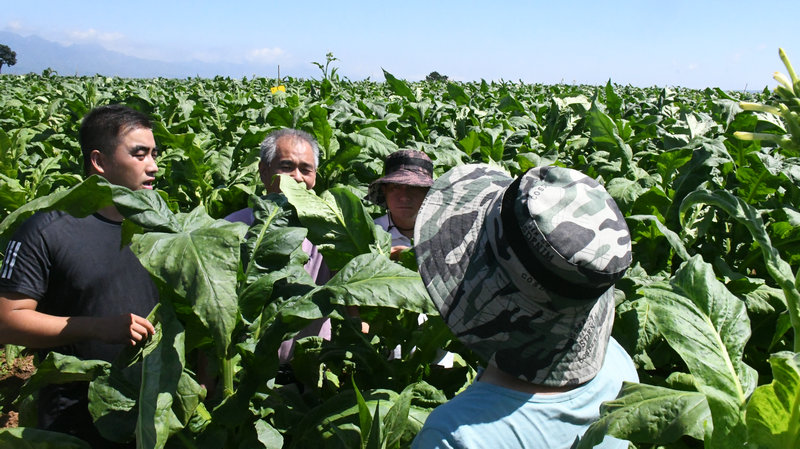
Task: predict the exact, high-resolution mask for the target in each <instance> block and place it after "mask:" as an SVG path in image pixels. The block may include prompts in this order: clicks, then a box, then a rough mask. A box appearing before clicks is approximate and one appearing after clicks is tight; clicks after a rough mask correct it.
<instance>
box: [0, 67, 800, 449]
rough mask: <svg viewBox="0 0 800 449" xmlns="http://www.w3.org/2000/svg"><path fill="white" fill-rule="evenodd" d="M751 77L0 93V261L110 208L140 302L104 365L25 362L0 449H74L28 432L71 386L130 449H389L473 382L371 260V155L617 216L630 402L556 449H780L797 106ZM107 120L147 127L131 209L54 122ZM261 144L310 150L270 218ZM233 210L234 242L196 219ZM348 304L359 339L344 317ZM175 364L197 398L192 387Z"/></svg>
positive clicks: (797, 239) (409, 270)
mask: <svg viewBox="0 0 800 449" xmlns="http://www.w3.org/2000/svg"><path fill="white" fill-rule="evenodd" d="M775 61H776V65H775V67H764V73H765V77H764V84H765V85H767V84H768V83H769V82H770V81H771V78H770V77H769V73H770V72H772V71H775V70H778V71H779V72H783V74H781V73H778V74H776V76H775V78H776V79H777V80H778V88H777V89H774V90H770V89H766V88H765V89H764V91H762V92H724V91H722V90H719V89H715V88H708V89H705V90H690V89H684V88H680V87H652V88H638V87H632V86H622V85H616V84H613V83H612V82H611V81H609V82H608V83H607V84H606V85H604V86H586V85H564V84H559V85H540V84H524V83H520V82H485V81H481V82H468V83H465V82H442V81H430V82H428V81H425V82H407V81H403V80H400V79H397V78H395V77H394V76H392V75H391V74H389V73H385V80H381V81H351V80H347V79H341V78H339V77H338V76H336V74H335V71H333V73H331V74H329V73H328V72H327V71H325V72H324V73H323V75H324V76H323V77H322V79H320V80H303V79H293V78H285V79H283V80H280V82H279V80H275V79H268V78H252V79H248V78H245V79H241V80H237V79H230V78H215V79H199V78H196V79H195V78H189V79H183V80H176V79H120V78H111V77H103V76H94V77H64V76H58V75H57V74H55V73H52V72H45V73H43V74H41V75H35V74H30V75H21V76H8V75H4V76H1V77H0V150H1V152H0V220H2V221H1V222H0V249H4V248H5V247H6V242H7V240H8V239H9V237H10V235H11V233H12V232H13V230H14V229H15V227H16V226H17V225H19V223H20V222H21V221H22V220H24V219H25V218H27V217H29V216H30V215H31V214H32V213H33V212H35V211H37V210H43V209H61V210H66V211H69V212H70V213H72V214H74V215H77V216H83V215H87V214H90V213H92V212H93V211H95V210H96V209H97V208H99V207H103V206H105V205H108V204H111V203H112V202H113V203H114V204H115V205H116V206H117V208H118V209H119V210H120V211H122V212H123V214H124V215H125V216H126V217H127V218H126V221H125V222H124V224H123V231H124V237H125V238H126V239H127V240H129V241H131V242H132V243H131V244H132V249H133V251H134V253H135V254H136V255H137V256H138V257H139V259H140V260H141V261H142V264H143V265H144V266H145V268H147V269H148V270H149V272H150V273H151V275H152V277H153V279H154V280H155V282H156V284H157V286H158V288H159V291H160V295H161V296H160V304H159V306H158V307H157V308H156V310H154V311H153V313H152V314H151V317H150V318H151V320H152V321H153V322H154V323H156V324H157V329H158V332H157V334H156V335H155V336H154V337H153V338H151V339H150V340H149V341H148V342H147V343H146V344H145V345H143V346H142V347H137V348H135V349H131V350H130V351H128V352H126V353H124V354H122V355H121V356H120V358H119V359H118V360H117V361H115V362H114V363H111V364H110V363H107V362H103V361H83V360H78V359H75V358H73V357H67V356H63V355H59V354H55V353H51V354H50V355H48V356H47V357H46V358H45V359H43V360H36V373H35V374H34V375H33V376H31V377H30V378H29V379H28V380H27V382H26V383H25V384H24V385H23V386H22V387H21V388H18V389H15V390H13V391H6V390H0V392H2V396H3V397H2V398H0V399H2V404H3V405H2V406H3V407H4V408H5V409H6V410H0V412H4V411H7V410H8V409H13V410H16V411H18V412H19V427H16V428H9V429H3V430H0V446H2V447H30V448H82V447H88V445H86V444H85V443H83V442H81V441H79V440H76V439H74V438H71V437H68V436H65V435H60V434H53V433H48V432H44V431H41V430H36V429H35V428H34V426H35V419H36V413H35V400H34V398H35V394H36V391H37V390H38V389H39V388H41V387H42V386H43V385H46V384H48V383H59V382H68V381H76V380H85V381H89V382H90V388H89V395H90V396H89V397H90V411H91V413H92V416H93V418H94V419H95V421H96V425H97V427H98V428H99V429H100V431H101V433H103V434H104V435H105V436H106V437H107V438H110V439H115V440H122V441H125V440H131V439H134V438H135V439H136V441H137V447H141V448H164V447H166V448H222V447H224V448H276V447H286V448H305V447H318V448H323V447H324V448H398V447H408V446H409V445H410V443H411V440H412V439H413V437H414V435H415V434H416V433H417V432H418V431H419V429H420V428H421V426H422V423H423V422H424V421H425V418H426V416H427V415H428V413H430V411H431V410H432V409H433V408H434V407H436V406H437V405H439V404H442V403H444V402H445V401H447V400H448V399H449V398H452V397H453V396H454V395H455V394H456V393H457V392H459V391H460V390H461V389H463V388H465V387H466V386H467V385H468V384H469V383H470V382H472V381H473V379H474V377H475V375H476V369H477V368H478V367H479V366H480V364H481V361H480V360H478V359H477V358H476V357H475V356H474V355H473V354H471V353H470V352H469V351H468V350H466V349H465V348H464V347H463V346H462V345H461V344H460V343H459V342H458V340H456V339H455V338H454V337H453V335H452V334H451V333H450V331H449V330H448V329H447V327H446V326H445V325H444V323H443V322H442V320H441V319H440V318H438V316H437V312H436V311H435V309H434V307H433V305H432V303H430V300H429V299H428V297H427V293H426V292H425V289H424V287H423V285H422V282H421V280H420V278H419V275H418V274H417V273H416V271H415V262H414V258H413V256H412V255H411V254H407V255H406V256H405V257H404V258H403V259H401V261H400V262H399V263H398V262H394V261H391V260H390V259H389V257H388V254H389V249H390V246H391V244H390V238H389V235H388V234H387V233H386V232H384V231H382V230H381V229H380V228H376V227H375V226H374V225H373V223H372V218H373V217H376V216H379V215H382V214H383V211H381V210H380V209H379V208H378V207H377V206H375V205H372V204H370V203H368V202H366V201H365V200H362V199H363V198H364V197H365V195H366V192H367V186H368V184H369V183H370V182H371V181H373V180H374V179H377V178H378V177H380V176H381V174H382V171H383V164H382V160H383V159H384V157H385V156H386V155H388V154H389V153H390V152H392V151H395V150H397V149H402V148H411V149H418V150H422V151H425V152H426V153H427V154H428V155H429V156H430V157H431V159H432V160H433V162H434V167H435V175H440V174H442V173H444V172H445V171H446V170H448V169H449V168H451V167H453V166H455V165H458V164H464V163H472V162H483V163H489V164H493V165H496V166H498V167H501V168H502V169H504V170H506V171H508V172H509V173H510V174H512V175H514V176H516V175H518V174H520V173H522V172H523V171H525V170H526V169H528V168H530V167H534V166H539V165H561V166H566V167H570V168H574V169H577V170H581V171H583V172H585V173H587V174H589V175H590V176H592V177H594V178H596V179H598V180H599V181H600V182H601V183H602V184H604V185H605V187H606V189H607V190H608V192H609V193H610V194H611V195H612V196H613V197H614V198H615V200H616V201H617V203H618V205H619V206H620V209H621V210H622V212H623V213H624V214H625V216H626V219H627V222H628V226H629V227H630V230H631V234H632V237H633V255H634V263H633V265H632V266H631V268H630V269H629V271H628V272H627V274H626V276H625V277H624V278H623V279H622V280H621V281H620V282H619V283H618V284H617V290H616V301H617V306H616V319H615V323H614V332H613V334H614V336H615V338H616V339H617V340H618V341H619V342H620V343H621V344H622V345H623V347H625V348H626V350H627V351H628V353H629V354H631V356H632V357H633V358H634V361H635V363H636V365H637V368H638V372H639V377H640V379H641V383H639V384H630V385H627V384H626V386H625V387H624V388H623V391H622V392H621V393H620V396H619V397H618V399H617V400H615V401H612V402H609V403H606V405H605V407H604V409H603V410H602V412H601V419H600V421H598V422H597V423H596V424H595V425H593V426H592V427H591V428H590V429H589V431H588V432H587V433H586V434H585V435H584V436H583V438H582V439H581V441H580V443H579V447H581V448H588V447H592V446H593V445H594V444H596V443H599V442H600V440H601V439H602V437H603V435H606V434H611V435H614V436H617V437H620V438H624V439H628V440H630V441H631V442H632V444H633V445H634V446H635V447H637V448H651V447H653V448H654V447H667V448H699V447H707V448H729V447H743V446H746V447H775V448H794V447H800V293H798V286H800V279H798V272H799V271H800V270H799V269H800V119H798V117H799V116H798V114H800V82H799V81H798V79H797V76H796V75H795V73H794V70H793V68H792V67H791V65H790V63H789V61H788V59H786V58H785V57H783V61H781V60H780V59H779V58H776V59H775ZM278 84H281V85H283V86H284V89H283V90H281V89H273V88H274V87H276V86H277V85H278ZM284 90H285V91H284ZM273 91H274V92H273ZM109 103H122V104H126V105H129V106H131V107H134V108H136V109H138V110H140V111H142V112H145V113H146V114H148V115H149V116H150V117H151V118H152V120H153V122H154V125H155V128H154V134H155V137H156V142H157V144H158V146H159V147H160V149H161V153H160V156H159V160H158V164H159V172H158V174H157V179H156V184H155V187H156V189H155V190H154V191H137V192H131V191H128V190H127V189H124V188H121V187H117V186H112V185H110V184H108V183H106V182H105V181H104V180H102V179H100V178H98V177H90V178H88V179H87V178H85V177H84V176H83V175H82V162H81V153H80V148H79V145H78V138H77V135H78V127H79V124H80V119H81V118H82V117H83V116H84V115H85V114H86V113H87V112H88V111H89V110H90V109H91V108H93V107H95V106H99V105H103V104H109ZM283 127H295V128H300V129H303V130H306V131H308V132H310V133H311V134H312V135H314V136H315V137H316V138H317V140H318V142H319V144H320V166H319V169H318V175H317V185H316V188H315V192H310V191H306V190H305V189H303V188H301V187H299V186H298V185H297V184H295V183H294V182H293V181H291V180H289V181H288V182H286V180H285V179H284V180H283V181H282V183H281V187H282V189H283V191H284V193H285V195H269V196H264V192H263V188H262V186H261V181H260V179H259V176H258V172H257V163H258V145H259V143H260V142H261V140H263V138H264V137H265V136H266V135H267V134H268V133H269V132H270V131H272V130H275V129H279V128H283ZM248 205H250V206H252V207H253V208H254V210H255V215H256V222H255V223H254V225H253V226H252V227H250V228H248V227H247V226H245V225H243V224H241V223H229V222H227V221H225V220H222V217H224V216H226V215H227V214H229V213H231V212H233V211H236V210H238V209H241V208H243V207H246V206H248ZM306 237H307V238H308V239H309V240H311V241H312V242H313V243H315V244H316V245H317V246H318V247H319V249H320V252H322V254H323V255H324V257H325V260H326V263H327V264H328V266H329V267H330V268H331V270H333V271H334V272H336V274H335V276H334V277H333V279H331V280H330V281H329V282H328V283H326V284H325V285H321V286H317V285H315V284H314V282H313V281H312V280H311V278H310V277H309V276H308V274H307V273H306V272H305V270H304V269H303V264H304V263H305V260H306V258H307V256H306V255H305V253H304V252H303V251H302V250H301V248H300V246H301V242H302V241H303V239H304V238H306ZM352 305H355V306H359V309H360V311H361V316H362V318H363V319H364V320H365V321H367V322H368V323H369V325H370V331H369V333H366V334H365V333H362V332H361V329H360V326H359V323H358V322H355V321H353V319H351V318H348V316H347V314H345V313H344V307H345V306H352ZM421 313H424V314H427V315H428V316H429V319H428V320H427V321H425V322H424V323H423V324H421V325H420V324H418V315H419V314H421ZM325 316H329V317H331V318H332V327H333V330H332V338H331V340H330V341H324V340H322V339H321V338H319V337H307V338H305V339H302V340H300V341H299V343H298V347H297V350H296V352H295V355H294V358H293V360H292V370H293V373H294V376H295V377H296V379H297V380H298V381H299V384H300V385H302V387H299V386H298V384H291V385H281V384H280V383H276V382H275V379H276V377H278V376H279V375H280V373H279V365H278V360H277V357H276V352H277V350H278V346H279V345H280V343H281V341H283V340H285V339H287V338H290V337H292V336H293V335H295V334H296V333H297V332H298V331H300V330H301V329H302V328H304V327H305V326H306V325H307V324H308V323H310V322H311V321H313V320H315V319H317V318H320V317H325ZM398 345H400V347H401V348H402V351H401V352H402V354H401V356H400V357H399V358H393V359H390V357H389V356H388V355H389V353H390V352H392V350H393V349H394V348H395V347H397V346H398ZM439 349H444V350H447V351H450V352H453V353H455V363H454V366H453V367H452V368H443V367H441V366H438V365H436V364H435V363H434V360H435V357H436V353H437V350H439ZM25 353H26V351H25V349H24V348H19V347H14V346H7V347H6V348H5V355H6V357H7V358H9V359H13V358H14V357H16V356H17V355H22V354H25ZM198 360H204V361H205V362H204V363H206V364H207V365H208V369H209V370H210V371H211V372H212V374H213V377H214V378H215V379H216V381H215V385H213V386H211V385H209V386H208V387H209V388H208V389H205V388H203V387H202V386H201V384H200V383H201V380H200V378H199V376H198V369H199V368H201V367H200V366H199V362H198ZM23 442H24V443H23Z"/></svg>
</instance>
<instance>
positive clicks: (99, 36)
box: [66, 28, 125, 44]
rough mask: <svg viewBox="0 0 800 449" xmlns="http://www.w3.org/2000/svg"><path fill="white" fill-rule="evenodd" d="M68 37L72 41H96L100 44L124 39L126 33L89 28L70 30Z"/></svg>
mask: <svg viewBox="0 0 800 449" xmlns="http://www.w3.org/2000/svg"><path fill="white" fill-rule="evenodd" d="M66 37H67V39H68V40H70V41H71V42H70V43H75V42H96V43H99V44H111V43H114V42H119V41H121V40H123V39H124V38H125V35H124V34H122V33H103V32H100V31H97V30H95V29H94V28H89V29H88V30H74V31H68V32H67V33H66Z"/></svg>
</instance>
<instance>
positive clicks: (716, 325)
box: [642, 256, 756, 447]
mask: <svg viewBox="0 0 800 449" xmlns="http://www.w3.org/2000/svg"><path fill="white" fill-rule="evenodd" d="M642 293H643V295H644V296H645V297H646V298H647V299H648V300H649V301H650V303H651V307H652V309H653V320H654V321H655V323H656V326H658V330H659V331H660V332H661V335H663V336H664V338H665V339H666V340H667V342H669V344H670V346H672V348H673V349H675V351H676V352H677V353H678V354H679V355H680V356H681V358H682V359H683V360H684V362H685V363H686V365H687V366H688V367H689V371H690V372H691V373H692V375H693V376H694V377H695V379H696V382H697V384H698V389H699V390H700V392H701V393H703V394H704V395H706V397H707V399H708V404H709V407H710V408H711V412H712V416H713V421H714V433H713V434H712V435H711V441H713V442H714V447H727V446H726V445H732V444H735V442H741V441H744V440H745V438H746V432H745V428H744V405H745V401H746V398H747V396H748V395H749V394H750V392H751V391H752V389H753V388H755V382H756V373H755V371H754V370H753V369H752V368H750V367H749V366H747V365H746V364H745V363H744V362H743V361H742V354H743V351H744V345H745V343H746V342H747V339H748V338H749V337H750V320H749V318H748V317H747V311H746V309H745V306H744V303H743V302H742V301H741V300H739V299H738V298H737V297H736V296H734V295H733V294H732V293H730V292H729V291H728V290H727V289H726V288H725V286H724V285H723V284H722V283H721V282H719V281H718V280H717V279H716V277H715V275H714V271H713V269H712V268H711V266H710V265H709V264H707V263H705V262H703V260H702V258H701V257H700V256H694V257H692V258H691V259H689V260H688V261H687V262H686V263H685V264H684V265H683V266H681V268H680V269H679V270H678V271H677V272H676V273H675V276H674V278H673V279H672V280H671V281H670V282H669V283H657V284H655V285H652V286H649V287H645V288H643V289H642Z"/></svg>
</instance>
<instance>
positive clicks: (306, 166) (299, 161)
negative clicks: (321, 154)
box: [258, 136, 317, 193]
mask: <svg viewBox="0 0 800 449" xmlns="http://www.w3.org/2000/svg"><path fill="white" fill-rule="evenodd" d="M275 144H276V145H275V158H274V159H272V162H271V163H270V164H269V165H267V164H265V163H264V162H260V163H259V164H258V171H259V173H260V174H261V181H262V182H263V183H264V185H265V186H267V193H278V192H280V191H281V187H280V177H277V176H275V175H289V176H291V177H292V179H294V180H295V181H297V182H302V183H304V184H305V185H306V188H308V189H313V188H314V184H315V183H316V182H317V167H316V165H315V164H314V150H312V149H311V145H309V144H308V142H306V141H305V140H303V139H299V138H296V137H293V136H283V137H281V138H280V139H278V141H277V142H275Z"/></svg>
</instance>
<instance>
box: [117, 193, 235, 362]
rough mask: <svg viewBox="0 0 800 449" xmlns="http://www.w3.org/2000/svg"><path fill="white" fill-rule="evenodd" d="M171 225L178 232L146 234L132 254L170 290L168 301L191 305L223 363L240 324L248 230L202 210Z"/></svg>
mask: <svg viewBox="0 0 800 449" xmlns="http://www.w3.org/2000/svg"><path fill="white" fill-rule="evenodd" d="M175 219H176V221H177V223H178V225H179V226H180V230H179V232H175V233H164V232H149V233H147V234H144V235H142V236H139V237H138V238H136V239H135V240H134V242H133V244H132V245H131V249H132V250H133V252H134V253H135V254H136V255H137V256H138V257H139V260H141V262H142V265H144V267H145V268H147V270H148V271H149V272H150V273H151V275H153V276H154V277H155V278H156V279H158V280H159V281H160V282H159V284H160V286H161V288H167V289H170V293H171V294H169V295H167V296H168V297H173V296H175V295H177V296H178V297H179V298H182V299H183V301H186V302H187V303H188V304H190V305H191V310H192V313H194V314H195V315H196V316H197V318H198V319H199V320H200V322H202V323H203V326H204V327H205V328H206V329H207V331H208V333H209V334H210V336H211V338H212V339H213V341H214V344H215V347H216V349H217V354H218V355H220V356H221V357H222V356H224V354H226V353H227V351H228V347H229V346H230V341H231V335H232V334H233V329H234V326H235V325H236V322H237V320H238V319H239V312H238V307H237V300H236V283H237V273H238V270H239V244H240V241H241V239H242V237H243V234H244V232H245V231H246V229H247V228H246V227H245V226H244V225H242V224H241V223H230V222H227V221H225V220H214V219H212V218H211V217H209V216H208V215H207V214H206V213H205V211H204V210H203V209H202V208H197V209H195V210H194V211H193V212H191V213H188V214H177V215H176V216H175ZM144 224H146V223H144ZM162 296H164V295H162Z"/></svg>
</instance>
